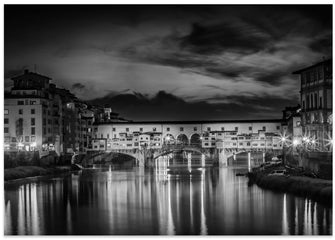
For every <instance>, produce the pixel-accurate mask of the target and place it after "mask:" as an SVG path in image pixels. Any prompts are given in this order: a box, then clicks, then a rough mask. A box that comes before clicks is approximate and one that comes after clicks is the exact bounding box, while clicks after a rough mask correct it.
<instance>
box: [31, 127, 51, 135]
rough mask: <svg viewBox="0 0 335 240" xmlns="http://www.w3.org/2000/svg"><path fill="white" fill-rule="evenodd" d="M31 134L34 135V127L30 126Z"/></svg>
mask: <svg viewBox="0 0 335 240" xmlns="http://www.w3.org/2000/svg"><path fill="white" fill-rule="evenodd" d="M49 130H50V129H49ZM31 135H35V128H34V127H32V128H31Z"/></svg>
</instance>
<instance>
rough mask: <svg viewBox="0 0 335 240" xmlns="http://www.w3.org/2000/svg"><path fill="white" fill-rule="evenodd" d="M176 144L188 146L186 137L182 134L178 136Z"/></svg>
mask: <svg viewBox="0 0 335 240" xmlns="http://www.w3.org/2000/svg"><path fill="white" fill-rule="evenodd" d="M177 144H182V145H188V144H189V141H188V137H187V136H186V135H185V134H183V133H182V134H179V135H178V136H177Z"/></svg>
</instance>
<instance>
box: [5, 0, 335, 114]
mask: <svg viewBox="0 0 335 240" xmlns="http://www.w3.org/2000/svg"><path fill="white" fill-rule="evenodd" d="M331 54H332V6H331V5H323V6H321V5H318V6H316V5H309V6H308V5H307V6H306V5H305V6H304V5H300V6H299V5H297V6H294V5H290V6H285V5H271V6H258V5H254V6H246V5H240V6H233V5H219V6H214V5H207V6H206V5H199V6H180V5H179V6H148V5H142V6H134V5H131V6H120V5H100V6H99V5H98V6H92V5H82V6H69V5H68V6H60V5H48V6H36V5H29V6H24V5H5V89H7V90H8V89H9V88H10V86H11V85H12V82H11V80H10V77H13V76H15V75H18V74H20V73H22V71H23V69H25V68H29V69H30V70H32V71H34V64H36V68H37V72H38V73H40V74H43V75H47V76H49V77H51V78H52V81H53V82H54V83H56V84H57V86H59V87H65V88H68V89H70V90H71V91H72V92H74V93H75V94H76V95H77V96H78V98H80V99H83V100H93V101H92V102H93V103H99V104H104V105H106V106H111V107H112V109H113V110H114V111H117V112H119V113H120V115H121V116H122V117H125V118H128V119H133V120H163V119H166V120H196V119H199V120H200V119H201V120H205V119H264V118H281V115H282V110H283V108H284V107H285V106H296V105H297V104H298V103H299V90H300V89H299V84H300V82H299V80H298V76H295V75H292V72H293V71H294V70H297V69H300V68H302V67H305V66H308V65H311V64H314V63H316V62H318V61H320V60H322V58H323V57H325V58H329V57H331Z"/></svg>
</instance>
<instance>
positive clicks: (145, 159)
mask: <svg viewBox="0 0 335 240" xmlns="http://www.w3.org/2000/svg"><path fill="white" fill-rule="evenodd" d="M261 150H262V152H263V161H264V158H265V153H266V152H267V151H269V150H268V149H261ZM179 151H183V152H186V153H187V152H189V153H190V152H194V153H198V154H200V155H201V156H202V157H203V158H204V159H207V160H208V159H214V160H213V164H218V165H219V166H221V167H227V166H228V159H229V158H231V157H234V158H235V156H236V155H237V154H240V153H243V152H249V153H250V152H253V151H252V150H250V149H241V148H218V149H214V150H211V149H208V148H202V147H201V146H200V145H180V144H174V145H163V146H162V148H157V149H150V148H142V149H115V150H113V151H100V152H97V153H94V154H93V153H92V154H91V155H88V156H86V157H85V158H84V159H83V162H82V163H81V164H87V162H95V161H99V160H100V161H101V160H102V159H107V160H106V161H107V162H108V158H110V159H111V157H112V155H113V154H116V153H117V154H122V155H127V156H130V157H132V158H134V160H135V161H136V165H138V166H152V167H154V166H155V165H157V164H159V161H160V160H159V159H161V158H160V157H164V156H166V155H169V154H171V153H174V152H179ZM258 152H259V150H258ZM248 156H249V161H250V154H249V155H248ZM165 161H166V160H165ZM77 163H78V162H77Z"/></svg>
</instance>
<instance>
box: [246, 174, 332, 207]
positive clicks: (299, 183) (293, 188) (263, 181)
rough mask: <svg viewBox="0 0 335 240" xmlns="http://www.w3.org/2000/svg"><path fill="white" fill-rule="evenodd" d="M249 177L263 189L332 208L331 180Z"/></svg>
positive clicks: (292, 177)
mask: <svg viewBox="0 0 335 240" xmlns="http://www.w3.org/2000/svg"><path fill="white" fill-rule="evenodd" d="M247 176H248V178H249V181H250V183H256V184H257V185H258V186H259V187H261V188H264V189H267V190H273V191H279V192H286V193H291V194H294V195H296V196H300V197H307V198H310V199H312V200H314V201H316V202H319V203H322V204H325V205H327V206H330V207H332V202H333V198H332V197H333V186H332V181H331V180H324V179H317V178H310V177H302V176H268V175H267V174H266V173H262V172H250V173H248V175H247Z"/></svg>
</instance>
